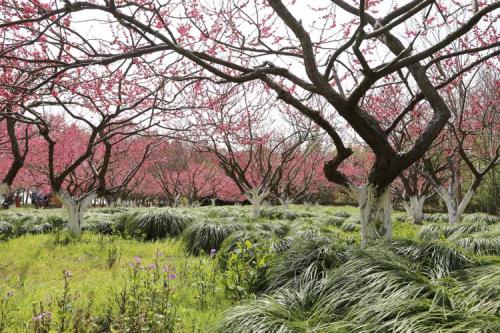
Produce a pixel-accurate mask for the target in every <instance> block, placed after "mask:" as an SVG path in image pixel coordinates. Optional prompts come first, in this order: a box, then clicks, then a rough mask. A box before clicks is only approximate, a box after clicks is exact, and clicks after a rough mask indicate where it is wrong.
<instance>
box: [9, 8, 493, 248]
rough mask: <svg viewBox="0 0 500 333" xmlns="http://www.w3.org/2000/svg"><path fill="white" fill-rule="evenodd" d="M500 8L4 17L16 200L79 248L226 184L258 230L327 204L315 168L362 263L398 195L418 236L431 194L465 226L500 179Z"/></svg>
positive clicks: (384, 233) (66, 11) (50, 11)
mask: <svg viewBox="0 0 500 333" xmlns="http://www.w3.org/2000/svg"><path fill="white" fill-rule="evenodd" d="M499 8H500V2H488V1H469V0H463V1H452V2H449V1H434V0H429V1H427V0H410V1H407V2H405V3H404V4H401V3H399V2H393V1H382V0H380V1H366V0H360V1H344V0H330V1H327V0H323V1H314V2H311V3H307V4H305V3H304V2H302V1H300V2H296V1H284V0H267V1H257V0H255V1H247V0H242V1H239V0H236V1H235V0H232V1H216V2H213V1H203V0H159V1H158V0H155V1H149V0H140V1H134V0H127V1H121V0H120V1H116V0H92V1H71V0H65V1H63V2H60V1H55V0H23V1H20V0H3V1H2V2H1V4H0V35H1V36H2V39H1V43H2V44H1V45H0V78H1V79H0V82H1V84H0V106H1V109H0V112H1V113H0V117H1V121H2V126H3V128H4V130H2V133H5V134H3V136H2V152H4V151H6V152H7V155H8V156H9V158H4V161H5V162H2V163H6V164H8V166H6V167H3V168H2V169H3V170H5V171H4V172H3V174H2V177H3V182H2V188H3V191H6V190H7V189H8V188H9V187H10V186H11V185H12V184H13V183H14V181H15V179H16V176H19V177H20V178H21V175H23V176H22V178H23V179H29V175H31V176H32V181H31V182H33V183H36V182H41V183H47V185H48V186H50V188H51V190H52V192H54V193H57V194H58V195H59V197H60V198H61V200H62V201H63V202H64V203H65V204H66V206H67V207H68V209H69V211H70V217H71V219H70V220H71V221H72V222H71V226H72V227H71V229H72V230H73V232H75V233H78V232H79V225H80V222H81V217H82V214H83V211H84V209H85V207H86V206H87V205H88V204H89V203H90V202H91V201H92V200H93V199H95V198H96V197H99V196H100V197H116V196H118V195H120V193H121V194H123V193H127V191H130V193H132V192H134V191H135V192H136V191H137V189H138V188H140V189H142V190H144V189H147V190H144V191H149V190H152V189H153V188H154V187H160V188H162V191H163V192H164V193H165V196H166V197H168V198H169V199H168V200H170V201H171V202H173V203H175V202H176V201H177V200H178V198H179V193H181V192H184V193H189V194H188V198H191V200H194V198H195V197H198V196H201V193H202V192H203V191H209V190H208V189H210V188H211V190H212V194H211V196H212V197H213V193H223V192H224V191H228V192H232V190H231V189H230V186H229V185H228V186H221V184H226V183H231V184H232V185H231V186H235V187H236V188H237V189H238V190H239V194H240V195H243V196H244V197H245V198H246V199H248V200H249V201H250V202H251V203H252V205H253V206H254V212H255V214H256V215H257V214H258V207H259V205H260V203H261V202H262V200H263V199H264V198H265V197H268V196H270V195H274V196H275V197H276V198H279V199H280V200H281V201H283V202H284V203H285V204H286V203H287V202H289V201H290V200H291V199H292V200H293V199H294V198H295V196H297V197H300V196H303V195H304V193H306V192H308V190H307V189H306V190H304V188H306V187H307V188H314V186H313V184H315V183H316V184H318V183H320V184H322V185H323V186H324V187H328V185H326V184H325V183H326V182H324V181H321V177H319V176H318V175H319V173H318V172H317V167H318V166H320V167H322V169H323V175H324V177H325V179H326V180H327V181H328V182H330V183H335V184H336V186H339V187H341V188H343V189H344V190H345V191H346V192H347V193H349V194H350V196H351V197H352V198H354V199H355V200H356V201H357V202H358V204H359V207H360V218H361V222H362V228H361V236H362V237H361V238H362V246H365V245H366V244H368V243H369V242H371V241H372V240H375V239H378V238H381V237H386V238H391V236H392V226H391V205H392V204H391V196H390V185H391V184H393V183H395V184H396V185H395V187H396V188H398V189H399V190H397V191H396V192H397V193H399V194H400V195H401V196H402V197H403V198H404V199H405V201H406V202H407V207H408V211H409V212H411V215H412V216H413V218H414V220H415V222H418V221H420V219H421V210H422V205H423V202H424V200H425V199H426V198H427V197H428V196H429V195H430V194H431V189H434V190H435V191H436V192H437V193H438V194H439V196H440V197H441V198H442V199H443V201H444V202H445V203H446V206H447V209H448V212H449V216H450V222H451V223H455V222H457V221H458V220H459V219H460V215H461V214H462V213H463V211H464V210H465V208H466V207H467V206H468V204H469V203H470V201H471V199H472V197H473V196H474V194H475V192H476V191H477V190H478V187H479V185H480V184H481V182H483V180H484V179H485V177H486V175H487V174H488V173H490V174H491V173H493V174H494V168H495V166H496V165H497V163H498V157H499V148H498V138H497V137H498V130H499V119H498V117H499V116H498V114H499V113H498V95H499V94H498V91H499V78H498V77H497V73H498V69H499V68H498V55H499V52H500V48H499V46H500V42H499V35H498V32H497V31H496V29H495V27H496V23H497V22H498V9H499ZM264 125H265V126H264ZM68 133H71V134H68ZM4 137H5V139H3V138H4ZM172 139H175V140H177V141H175V142H177V143H173V142H174V141H172ZM181 142H182V143H181ZM330 145H332V148H330ZM169 151H173V152H174V153H173V155H174V156H173V158H172V157H171V156H170V154H169V153H168V152H169ZM36 159H39V160H38V161H36ZM28 160H34V161H35V162H30V163H26V162H27V161H28ZM7 161H8V163H7ZM214 161H215V162H214ZM28 165H29V166H30V167H28ZM214 165H217V166H218V168H220V169H216V168H215V167H214ZM193 168H194V169H196V168H199V170H203V172H194V171H193V170H191V169H193ZM145 170H147V172H146V171H145ZM172 170H176V172H177V174H178V175H175V174H176V172H173V173H172V172H171V171H172ZM179 170H184V171H185V170H190V171H187V172H184V171H183V172H184V173H182V172H180V171H179ZM211 170H212V171H211ZM216 170H223V174H224V175H223V177H222V178H221V179H229V180H231V182H227V181H221V182H217V181H215V182H214V181H213V180H214V179H217V176H216V174H219V173H220V172H219V171H216ZM293 170H296V171H293ZM492 170H493V171H492ZM211 172H212V174H211ZM41 174H43V175H45V178H44V177H40V175H41ZM193 174H197V175H201V176H199V177H198V178H197V177H194V176H193ZM27 175H28V176H27ZM146 175H147V176H146ZM193 177H194V178H197V179H194V178H193ZM41 179H47V180H48V181H47V182H45V180H41ZM181 179H183V180H181ZM203 179H205V180H206V183H207V185H200V184H203V183H204V181H203ZM287 179H290V181H288V182H287ZM297 179H299V180H300V181H298V182H297V181H296V180H297ZM318 179H319V180H318ZM175 182H178V183H182V187H188V188H189V190H186V189H182V190H180V189H175V188H176V186H172V185H169V186H166V185H165V184H172V183H175ZM189 183H193V184H196V185H189ZM287 183H289V184H290V185H287ZM398 183H400V185H397V184H398ZM140 184H142V185H140ZM144 184H147V185H144ZM153 184H155V185H154V186H153ZM297 184H301V185H297ZM216 186H220V187H222V188H221V189H217V188H216ZM167 188H168V190H167Z"/></svg>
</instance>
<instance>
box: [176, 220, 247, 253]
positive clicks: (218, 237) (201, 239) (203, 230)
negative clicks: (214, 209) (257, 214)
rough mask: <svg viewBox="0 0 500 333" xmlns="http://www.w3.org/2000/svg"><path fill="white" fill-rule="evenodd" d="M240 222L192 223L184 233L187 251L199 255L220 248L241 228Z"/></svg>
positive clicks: (211, 221) (208, 221) (207, 221)
mask: <svg viewBox="0 0 500 333" xmlns="http://www.w3.org/2000/svg"><path fill="white" fill-rule="evenodd" d="M241 228H242V225H241V224H238V223H235V222H233V223H228V222H227V221H226V220H205V221H200V222H195V223H192V224H191V225H190V226H189V227H188V228H187V229H186V230H185V232H184V234H183V241H184V244H185V247H186V251H187V252H188V253H190V254H194V255H198V254H200V253H201V252H205V253H209V252H210V251H211V250H212V249H215V250H219V248H220V246H221V245H222V242H224V240H225V239H226V238H227V237H228V236H229V235H230V234H231V233H233V232H234V231H236V230H238V229H241Z"/></svg>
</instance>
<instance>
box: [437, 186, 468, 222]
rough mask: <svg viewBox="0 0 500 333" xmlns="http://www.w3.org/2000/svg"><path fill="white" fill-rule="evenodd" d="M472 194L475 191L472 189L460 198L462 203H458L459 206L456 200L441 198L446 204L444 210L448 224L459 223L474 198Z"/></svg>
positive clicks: (449, 197) (448, 197) (447, 197)
mask: <svg viewBox="0 0 500 333" xmlns="http://www.w3.org/2000/svg"><path fill="white" fill-rule="evenodd" d="M474 192H475V191H474V190H473V189H472V188H471V189H469V190H468V191H467V193H466V194H465V196H464V197H463V198H462V201H460V204H458V200H457V198H453V197H451V196H449V195H448V196H446V197H443V200H444V201H445V203H446V208H447V210H448V222H449V223H450V224H456V223H459V222H460V220H461V218H462V215H463V213H464V211H465V209H466V208H467V206H468V205H469V203H470V202H471V200H472V197H473V196H474Z"/></svg>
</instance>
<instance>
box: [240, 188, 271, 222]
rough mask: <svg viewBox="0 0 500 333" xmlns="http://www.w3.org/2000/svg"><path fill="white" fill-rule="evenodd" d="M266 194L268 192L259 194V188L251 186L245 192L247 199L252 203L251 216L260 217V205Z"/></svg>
mask: <svg viewBox="0 0 500 333" xmlns="http://www.w3.org/2000/svg"><path fill="white" fill-rule="evenodd" d="M268 194H269V193H268V192H264V193H261V194H259V188H253V189H251V190H250V191H248V192H247V193H246V194H245V196H246V197H247V199H248V201H249V202H250V203H251V204H252V216H253V218H256V219H258V218H259V217H260V206H261V204H262V202H263V201H264V199H265V198H266V197H267V196H268Z"/></svg>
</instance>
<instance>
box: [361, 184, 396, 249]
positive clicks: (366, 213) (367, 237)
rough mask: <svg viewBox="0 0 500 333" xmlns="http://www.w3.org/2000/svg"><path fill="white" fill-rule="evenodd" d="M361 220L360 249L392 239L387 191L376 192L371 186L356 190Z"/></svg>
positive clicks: (390, 206)
mask: <svg viewBox="0 0 500 333" xmlns="http://www.w3.org/2000/svg"><path fill="white" fill-rule="evenodd" d="M357 197H358V202H359V208H360V220H361V247H362V248H364V247H366V245H368V244H369V243H371V242H373V241H375V240H377V239H381V238H384V237H385V238H386V239H387V240H390V239H391V238H392V222H391V217H392V216H391V215H392V205H391V197H390V195H389V190H388V189H384V190H383V191H378V190H376V189H375V186H374V185H373V184H367V185H365V186H363V187H361V188H359V189H357Z"/></svg>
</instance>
